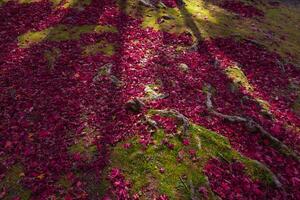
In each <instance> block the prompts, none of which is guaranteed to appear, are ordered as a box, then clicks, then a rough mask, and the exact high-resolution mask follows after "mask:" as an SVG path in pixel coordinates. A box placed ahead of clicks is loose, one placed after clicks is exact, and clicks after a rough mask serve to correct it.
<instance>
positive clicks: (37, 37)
mask: <svg viewBox="0 0 300 200" xmlns="http://www.w3.org/2000/svg"><path fill="white" fill-rule="evenodd" d="M49 33H50V29H45V30H43V31H38V32H31V31H29V32H27V33H25V34H23V35H21V36H19V37H18V41H19V46H20V47H22V48H26V47H28V46H30V45H31V44H36V43H39V42H41V41H43V40H44V39H46V38H47V36H48V34H49Z"/></svg>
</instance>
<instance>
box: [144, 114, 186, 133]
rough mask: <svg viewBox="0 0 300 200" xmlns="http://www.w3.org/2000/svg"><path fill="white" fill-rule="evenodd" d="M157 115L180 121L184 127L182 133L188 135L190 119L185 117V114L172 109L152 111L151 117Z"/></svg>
mask: <svg viewBox="0 0 300 200" xmlns="http://www.w3.org/2000/svg"><path fill="white" fill-rule="evenodd" d="M155 114H158V115H160V116H163V117H171V118H175V119H176V120H178V121H179V122H180V123H181V124H182V127H183V129H182V133H183V134H184V135H186V134H187V132H188V129H189V127H190V122H189V119H188V118H187V117H186V116H184V115H183V114H181V113H180V112H178V111H177V110H173V109H170V110H151V111H150V114H149V115H150V116H151V115H155ZM148 118H149V117H148ZM152 121H154V120H152ZM148 123H149V121H148ZM150 123H151V122H150Z"/></svg>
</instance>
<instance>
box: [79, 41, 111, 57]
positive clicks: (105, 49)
mask: <svg viewBox="0 0 300 200" xmlns="http://www.w3.org/2000/svg"><path fill="white" fill-rule="evenodd" d="M97 53H103V54H105V55H108V56H112V55H114V53H115V47H114V45H112V44H110V43H108V42H106V41H104V40H102V41H100V42H97V43H95V44H92V45H88V46H86V47H84V55H95V54H97Z"/></svg>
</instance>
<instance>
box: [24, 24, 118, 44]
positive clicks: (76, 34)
mask: <svg viewBox="0 0 300 200" xmlns="http://www.w3.org/2000/svg"><path fill="white" fill-rule="evenodd" d="M93 32H94V33H103V32H113V33H114V32H116V29H115V28H114V27H112V26H101V25H83V26H67V25H57V26H55V27H51V28H48V29H45V30H42V31H28V32H27V33H25V34H23V35H21V36H19V37H18V41H19V46H20V47H22V48H27V47H29V46H30V45H32V44H37V43H39V42H42V41H43V40H49V41H66V40H78V39H80V37H81V35H82V34H85V33H93Z"/></svg>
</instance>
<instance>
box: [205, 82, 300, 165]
mask: <svg viewBox="0 0 300 200" xmlns="http://www.w3.org/2000/svg"><path fill="white" fill-rule="evenodd" d="M210 90H211V86H210V85H208V89H207V90H206V91H205V92H206V107H207V109H208V111H209V113H210V114H212V115H215V116H217V117H220V118H223V119H226V120H228V121H230V122H240V123H245V125H246V127H247V128H248V129H249V130H251V131H258V132H260V133H261V135H262V137H264V138H267V139H269V140H270V141H271V144H272V145H273V146H274V147H276V148H278V150H279V151H280V152H281V153H283V154H285V155H287V156H291V157H293V158H294V159H295V160H297V161H298V162H299V163H300V156H299V155H298V152H295V151H293V150H291V149H290V148H289V147H288V146H287V145H285V144H284V143H283V142H281V141H280V140H278V139H277V138H275V137H274V136H272V135H271V134H270V133H269V132H268V131H266V130H265V129H264V128H263V127H262V126H261V125H260V124H258V123H257V122H255V121H254V120H253V119H251V118H246V117H241V116H235V115H226V114H222V113H220V112H218V111H216V110H214V106H213V104H212V93H211V92H210Z"/></svg>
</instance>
